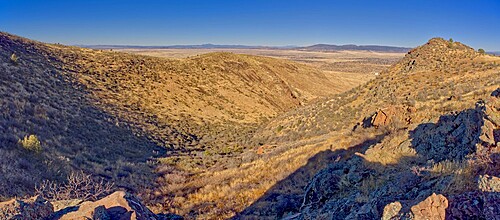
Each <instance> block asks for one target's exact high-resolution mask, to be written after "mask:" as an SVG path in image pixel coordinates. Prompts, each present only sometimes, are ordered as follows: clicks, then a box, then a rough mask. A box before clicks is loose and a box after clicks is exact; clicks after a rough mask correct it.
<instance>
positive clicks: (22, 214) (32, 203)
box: [0, 196, 54, 220]
mask: <svg viewBox="0 0 500 220" xmlns="http://www.w3.org/2000/svg"><path fill="white" fill-rule="evenodd" d="M53 212H54V207H53V206H52V204H51V203H50V202H49V201H47V200H45V199H44V198H42V197H40V196H35V197H31V198H29V199H24V200H20V199H12V200H10V201H7V202H1V203H0V219H9V220H10V219H12V220H14V219H15V220H22V219H47V218H49V217H50V216H51V215H52V213H53Z"/></svg>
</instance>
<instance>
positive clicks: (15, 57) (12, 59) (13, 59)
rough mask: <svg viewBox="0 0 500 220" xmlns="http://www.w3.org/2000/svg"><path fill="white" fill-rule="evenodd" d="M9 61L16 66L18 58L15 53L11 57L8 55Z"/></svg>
mask: <svg viewBox="0 0 500 220" xmlns="http://www.w3.org/2000/svg"><path fill="white" fill-rule="evenodd" d="M10 61H11V62H12V63H14V64H16V65H17V64H18V61H19V57H17V55H16V54H15V53H13V54H12V55H10Z"/></svg>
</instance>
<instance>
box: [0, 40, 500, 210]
mask: <svg viewBox="0 0 500 220" xmlns="http://www.w3.org/2000/svg"><path fill="white" fill-rule="evenodd" d="M13 54H14V55H15V56H14V55H13ZM0 55H1V56H0V61H1V63H2V65H1V66H0V72H1V74H0V77H1V78H0V80H1V81H0V97H1V99H0V110H1V115H0V128H1V129H0V145H1V148H0V156H1V160H0V166H1V169H0V176H1V177H2V178H3V179H2V181H1V184H0V199H2V200H8V199H10V198H13V197H28V196H32V195H34V193H35V188H36V186H38V185H40V183H42V182H43V181H44V180H50V181H54V182H56V183H62V182H64V181H65V179H66V177H67V176H69V175H71V173H73V172H81V171H82V172H84V173H87V174H89V175H91V176H92V178H95V180H96V182H98V180H99V181H104V182H109V183H113V187H114V190H123V191H127V192H128V193H131V194H135V195H137V196H138V197H139V198H140V199H141V201H142V202H144V203H145V204H146V205H147V207H148V208H149V209H150V210H151V211H153V212H154V213H157V214H158V213H172V214H176V215H179V216H183V217H184V218H187V219H229V218H234V219H281V218H287V219H332V218H340V219H349V218H360V217H362V218H364V219H377V218H380V217H381V216H386V217H387V216H388V217H387V219H391V218H410V219H411V217H412V216H413V217H414V216H419V215H422V216H424V217H425V213H423V214H422V213H419V212H418V210H420V209H419V207H420V208H421V209H425V208H426V207H425V204H426V203H423V202H424V201H427V199H431V200H432V199H436V198H437V199H440V201H441V200H443V199H442V198H443V197H444V199H445V200H446V206H447V207H448V206H449V207H455V209H446V213H447V214H449V215H452V216H462V217H464V218H467V217H471V216H473V217H478V218H486V219H488V218H489V217H494V216H495V213H499V212H497V211H500V209H499V208H498V205H496V206H495V204H498V203H497V202H498V201H500V197H499V196H498V193H497V191H495V190H497V189H496V188H495V189H491V188H492V187H493V188H494V187H496V186H495V185H494V183H493V182H494V181H498V177H497V176H498V175H499V174H500V173H499V172H500V166H499V165H500V161H499V158H500V157H498V154H499V149H498V143H499V141H500V133H499V131H500V121H499V119H500V109H499V108H500V98H499V89H500V87H499V85H500V57H497V56H492V55H487V54H483V53H479V52H477V50H475V49H473V48H471V47H469V46H467V45H464V44H462V43H460V42H453V41H447V40H444V39H442V38H433V39H430V40H429V41H428V42H427V43H425V44H423V45H422V46H419V47H417V48H414V49H412V50H411V51H409V52H408V53H407V54H402V53H381V52H370V51H336V52H332V51H323V52H319V51H301V50H270V49H224V50H219V49H217V50H215V49H149V50H144V49H123V48H122V49H115V50H113V51H110V50H104V49H96V50H94V49H86V48H80V47H72V46H64V45H59V44H47V43H41V42H38V41H33V40H29V39H26V38H23V37H19V36H15V35H11V34H8V33H4V32H2V33H0ZM375 73H377V74H375ZM31 136H35V137H36V138H30V137H31ZM24 139H26V140H24ZM29 140H31V142H30V141H29ZM32 142H34V143H35V144H32ZM37 143H38V144H37ZM478 181H479V183H478ZM394 183H398V184H394ZM488 187H489V188H488ZM488 190H490V191H488ZM485 192H487V193H485ZM436 194H439V196H441V197H439V196H438V195H436ZM120 195H121V194H120ZM470 197H474V198H476V201H478V202H480V203H481V204H485V205H483V206H482V207H479V208H477V209H475V210H473V212H466V211H462V210H464V208H463V207H464V206H467V205H468V203H467V201H468V200H467V198H470ZM48 199H50V198H48ZM98 199H100V198H98ZM134 201H135V200H134ZM448 201H449V203H448ZM51 202H54V201H51ZM436 203H437V202H436ZM414 207H416V208H414ZM441 208H442V207H441ZM389 209H396V210H397V211H395V212H394V213H391V212H389V211H387V210H389ZM443 210H444V209H443ZM490 210H493V211H490ZM443 212H444V211H443ZM471 213H472V214H471ZM148 215H151V216H154V215H155V214H152V213H149V212H148ZM158 219H160V218H159V217H158Z"/></svg>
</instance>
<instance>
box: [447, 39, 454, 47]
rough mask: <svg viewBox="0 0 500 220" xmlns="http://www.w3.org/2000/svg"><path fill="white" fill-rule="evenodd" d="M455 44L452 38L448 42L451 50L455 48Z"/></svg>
mask: <svg viewBox="0 0 500 220" xmlns="http://www.w3.org/2000/svg"><path fill="white" fill-rule="evenodd" d="M453 42H454V41H453V38H450V39H449V40H448V47H449V48H453Z"/></svg>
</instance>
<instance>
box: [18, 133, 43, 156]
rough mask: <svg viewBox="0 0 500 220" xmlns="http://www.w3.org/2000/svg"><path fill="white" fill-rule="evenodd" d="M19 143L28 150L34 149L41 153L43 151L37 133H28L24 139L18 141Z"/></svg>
mask: <svg viewBox="0 0 500 220" xmlns="http://www.w3.org/2000/svg"><path fill="white" fill-rule="evenodd" d="M18 143H19V145H21V147H23V148H24V149H26V150H29V151H33V152H35V153H40V152H41V151H42V145H41V143H40V140H38V137H37V136H36V135H33V134H32V135H26V136H24V138H23V139H20V140H19V141H18Z"/></svg>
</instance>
